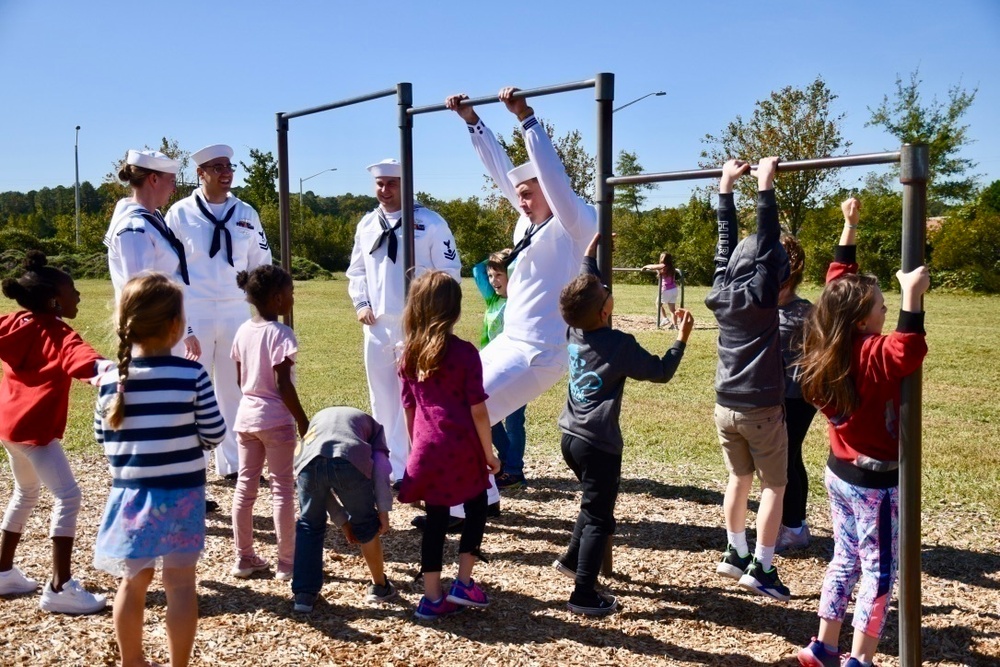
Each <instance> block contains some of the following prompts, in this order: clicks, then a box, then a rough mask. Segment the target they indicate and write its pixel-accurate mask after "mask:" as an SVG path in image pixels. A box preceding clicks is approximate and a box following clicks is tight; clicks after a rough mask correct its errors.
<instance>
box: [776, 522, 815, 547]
mask: <svg viewBox="0 0 1000 667" xmlns="http://www.w3.org/2000/svg"><path fill="white" fill-rule="evenodd" d="M808 546H809V526H808V525H806V524H804V523H803V524H802V527H801V528H800V529H799V530H798V532H796V530H795V529H794V528H789V527H788V526H781V528H780V529H779V530H778V541H777V542H776V543H775V545H774V553H776V554H780V553H784V552H786V551H788V550H790V549H805V548H806V547H808Z"/></svg>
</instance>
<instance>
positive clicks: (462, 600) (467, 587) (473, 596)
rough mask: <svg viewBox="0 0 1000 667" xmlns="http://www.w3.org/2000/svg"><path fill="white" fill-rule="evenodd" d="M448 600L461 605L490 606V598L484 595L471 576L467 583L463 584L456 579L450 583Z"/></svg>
mask: <svg viewBox="0 0 1000 667" xmlns="http://www.w3.org/2000/svg"><path fill="white" fill-rule="evenodd" d="M448 601H449V602H454V603H455V604H459V605H462V606H463V607H479V608H484V607H488V606H490V599H489V598H488V597H486V593H485V592H484V591H483V589H482V588H480V587H479V584H477V583H476V582H475V581H474V580H473V579H472V578H471V577H470V578H469V583H468V584H463V583H462V582H461V581H459V580H458V579H456V580H455V581H453V582H452V583H451V591H449V592H448Z"/></svg>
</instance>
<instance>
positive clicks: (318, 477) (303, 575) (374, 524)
mask: <svg viewBox="0 0 1000 667" xmlns="http://www.w3.org/2000/svg"><path fill="white" fill-rule="evenodd" d="M296 486H297V487H298V494H299V519H298V521H296V522H295V560H294V564H293V566H292V592H293V593H311V594H313V595H317V594H319V591H320V589H321V588H322V587H323V539H324V538H325V537H326V508H327V498H329V496H330V493H331V492H333V493H335V494H336V495H337V499H338V500H339V501H340V504H341V505H343V507H344V509H345V510H346V511H347V513H348V515H350V517H351V528H352V529H353V530H354V535H355V537H357V538H358V541H359V542H361V543H362V544H365V543H367V542H369V541H371V540H372V539H374V538H375V537H376V536H377V535H378V529H379V520H378V511H377V510H376V509H375V488H374V487H373V486H372V481H371V480H370V479H368V478H367V477H365V476H364V474H363V473H362V472H361V471H360V470H358V469H357V468H355V467H354V466H353V465H351V463H350V462H349V461H347V460H346V459H328V458H326V457H325V456H317V457H316V458H314V459H313V460H312V461H310V462H309V463H308V464H306V467H305V468H303V469H302V471H301V472H300V473H299V476H298V479H296Z"/></svg>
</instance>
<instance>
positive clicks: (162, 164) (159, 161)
mask: <svg viewBox="0 0 1000 667" xmlns="http://www.w3.org/2000/svg"><path fill="white" fill-rule="evenodd" d="M125 164H131V165H135V166H136V167H142V168H143V169H149V170H150V171H159V172H162V173H164V174H176V173H177V170H178V169H179V168H180V166H181V163H180V162H178V161H177V160H171V159H170V158H168V157H167V156H166V155H164V154H163V153H161V152H159V151H134V150H129V152H128V156H127V157H126V158H125Z"/></svg>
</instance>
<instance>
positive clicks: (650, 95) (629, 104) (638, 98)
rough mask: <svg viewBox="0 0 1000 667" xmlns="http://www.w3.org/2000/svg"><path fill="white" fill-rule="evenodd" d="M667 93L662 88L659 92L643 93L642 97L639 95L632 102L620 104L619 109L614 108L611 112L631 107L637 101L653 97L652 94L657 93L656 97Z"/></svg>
mask: <svg viewBox="0 0 1000 667" xmlns="http://www.w3.org/2000/svg"><path fill="white" fill-rule="evenodd" d="M666 94H667V91H665V90H660V91H657V92H655V93H646V94H645V95H643V96H642V97H637V98H635V99H634V100H632V101H631V102H626V103H625V104H623V105H621V106H620V107H618V108H617V109H613V110H612V111H611V113H614V112H615V111H621V110H622V109H624V108H625V107H630V106H632V105H633V104H635V103H636V102H641V101H642V100H644V99H646V98H647V97H652V96H654V95H655V96H656V97H660V96H662V95H666Z"/></svg>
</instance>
